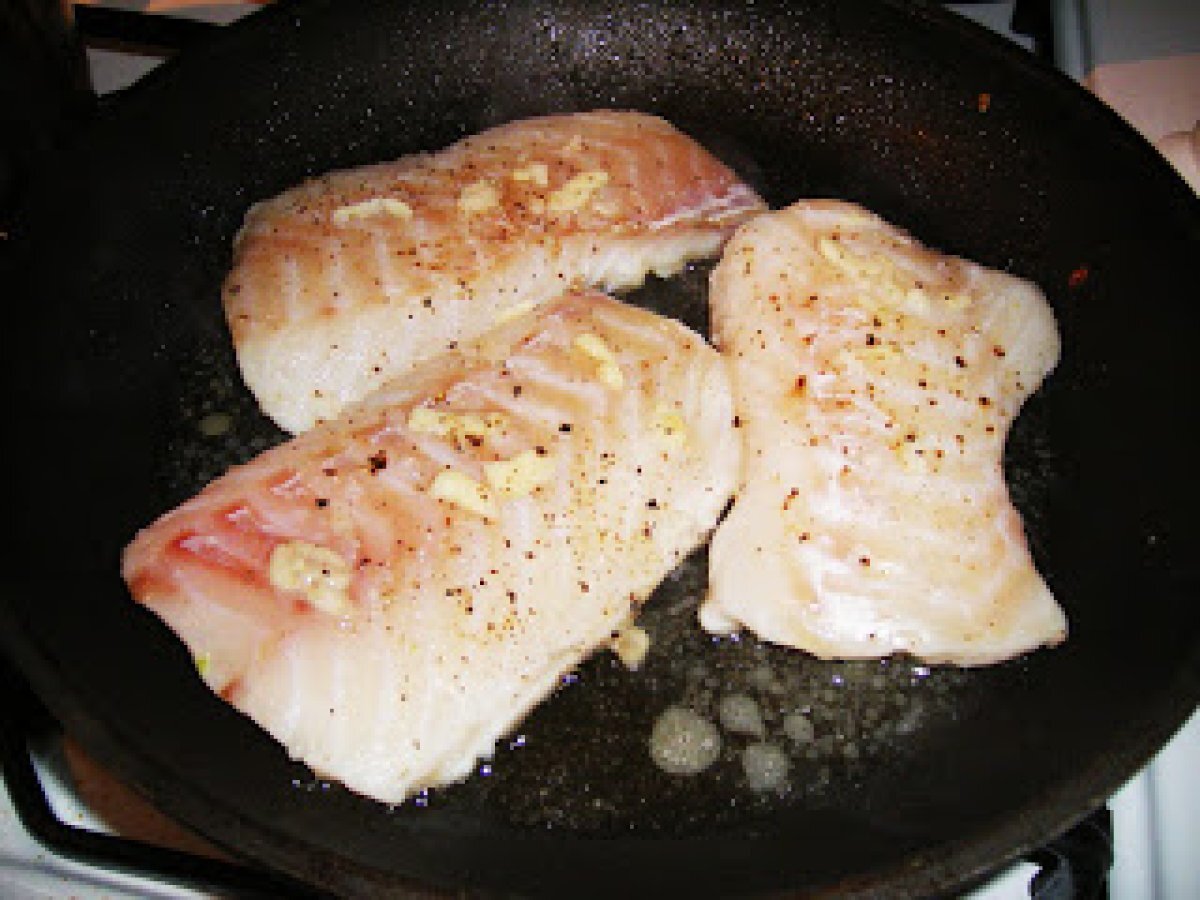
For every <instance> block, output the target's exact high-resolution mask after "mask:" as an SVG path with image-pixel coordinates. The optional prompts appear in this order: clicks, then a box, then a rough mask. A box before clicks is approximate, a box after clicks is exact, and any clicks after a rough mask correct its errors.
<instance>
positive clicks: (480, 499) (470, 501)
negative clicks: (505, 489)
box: [429, 469, 496, 516]
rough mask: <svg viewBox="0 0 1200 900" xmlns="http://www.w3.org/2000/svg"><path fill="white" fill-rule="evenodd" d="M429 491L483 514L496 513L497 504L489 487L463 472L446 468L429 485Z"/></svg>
mask: <svg viewBox="0 0 1200 900" xmlns="http://www.w3.org/2000/svg"><path fill="white" fill-rule="evenodd" d="M429 493H431V494H433V496H434V497H436V498H437V499H439V500H445V501H446V502H447V503H453V504H454V505H455V506H461V507H462V508H463V509H466V510H470V511H471V512H473V513H476V514H478V515H481V516H494V515H496V504H495V503H493V502H492V496H491V494H489V493H488V490H487V488H485V487H484V486H483V485H482V484H480V483H479V482H478V481H476V480H475V479H474V478H472V477H471V476H470V475H464V474H463V473H462V472H455V471H454V470H453V469H445V470H443V471H441V472H438V474H437V477H436V478H434V479H433V484H431V485H430V486H429Z"/></svg>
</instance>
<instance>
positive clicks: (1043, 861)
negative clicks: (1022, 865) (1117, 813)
mask: <svg viewBox="0 0 1200 900" xmlns="http://www.w3.org/2000/svg"><path fill="white" fill-rule="evenodd" d="M1026 858H1027V859H1028V860H1029V861H1030V862H1032V863H1033V864H1034V865H1036V866H1038V867H1039V871H1038V873H1037V874H1036V875H1034V876H1033V880H1032V881H1031V882H1030V883H1029V896H1030V897H1032V898H1033V900H1107V898H1108V875H1109V871H1110V870H1111V869H1112V864H1113V827H1112V814H1111V813H1110V812H1109V810H1108V807H1106V806H1102V807H1100V808H1099V809H1098V810H1096V811H1095V812H1093V813H1092V814H1091V815H1089V816H1088V817H1087V818H1085V819H1083V820H1082V821H1080V822H1079V823H1078V824H1077V825H1075V827H1073V828H1072V829H1070V830H1069V831H1067V832H1065V833H1063V834H1062V835H1060V836H1059V837H1057V838H1055V839H1054V840H1053V841H1051V842H1050V843H1049V844H1046V846H1044V847H1042V848H1040V849H1038V850H1035V851H1033V852H1032V853H1030V854H1028V855H1027V857H1026Z"/></svg>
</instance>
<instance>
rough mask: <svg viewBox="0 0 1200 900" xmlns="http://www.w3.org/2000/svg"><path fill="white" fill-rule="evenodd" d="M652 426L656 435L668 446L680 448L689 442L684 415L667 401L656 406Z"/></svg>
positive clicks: (651, 421)
mask: <svg viewBox="0 0 1200 900" xmlns="http://www.w3.org/2000/svg"><path fill="white" fill-rule="evenodd" d="M650 427H651V428H652V429H653V430H654V434H655V437H657V438H658V439H659V441H660V442H661V443H663V444H666V445H667V446H668V447H671V448H674V449H679V448H681V447H684V446H685V445H686V444H687V438H688V434H687V425H686V424H685V423H684V421H683V416H681V415H679V413H677V412H676V411H675V410H673V409H672V408H671V407H670V406H667V405H666V404H665V403H660V404H658V405H657V406H655V407H654V416H653V418H652V419H651V420H650Z"/></svg>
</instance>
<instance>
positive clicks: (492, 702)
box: [123, 294, 741, 802]
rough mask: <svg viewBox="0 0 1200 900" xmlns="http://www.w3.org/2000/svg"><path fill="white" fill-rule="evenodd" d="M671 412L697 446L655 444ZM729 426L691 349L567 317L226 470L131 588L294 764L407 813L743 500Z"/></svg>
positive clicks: (649, 323)
mask: <svg viewBox="0 0 1200 900" xmlns="http://www.w3.org/2000/svg"><path fill="white" fill-rule="evenodd" d="M581 336H589V337H588V338H587V339H586V340H585V341H584V343H585V344H589V345H592V346H601V345H602V346H603V347H604V348H605V352H606V355H605V362H604V365H611V366H613V367H615V368H616V369H617V370H619V371H620V372H621V379H622V380H621V383H620V385H615V384H613V383H612V379H605V378H604V377H603V375H602V374H601V369H602V366H599V365H598V364H597V360H596V359H595V358H593V357H592V356H590V355H588V354H587V353H585V352H581V351H580V350H579V348H578V346H577V341H578V339H579V338H580V337H581ZM597 342H598V343H597ZM518 388H519V390H518ZM664 416H669V417H671V419H672V424H673V427H675V428H678V429H680V430H683V429H686V430H687V432H688V433H690V434H696V435H704V439H703V440H692V441H687V442H664V441H663V439H662V437H661V428H660V427H659V426H658V424H657V423H658V422H659V421H660V420H661V419H662V418H663V417H664ZM731 418H732V397H731V392H730V387H729V382H728V377H727V373H726V365H725V361H724V360H723V359H722V358H721V357H720V356H719V355H718V354H717V352H716V351H715V350H713V349H712V348H711V347H710V346H709V345H708V344H707V343H706V342H705V341H704V339H703V338H702V337H700V336H699V335H697V334H696V333H694V332H692V331H690V330H689V329H687V328H686V327H684V326H683V325H681V324H679V323H678V322H675V321H673V320H670V319H666V318H663V317H660V316H657V315H655V314H654V313H651V312H648V311H645V310H642V309H638V308H635V307H632V306H628V305H625V304H623V303H620V302H619V301H616V300H613V299H610V298H606V297H604V296H602V295H597V294H578V295H570V296H566V297H563V298H560V299H557V300H554V301H552V302H550V303H548V304H546V305H544V306H543V307H542V308H541V309H539V310H538V311H536V312H535V313H533V314H531V315H529V316H526V317H522V318H520V319H516V320H513V321H511V322H508V323H505V324H503V325H502V326H500V327H499V328H497V329H495V330H493V331H491V332H489V333H488V334H486V335H485V336H483V337H482V338H481V339H479V340H478V341H476V342H471V343H468V344H465V345H464V346H463V347H461V348H460V349H459V350H457V351H454V352H448V353H446V354H443V355H442V356H440V357H438V358H437V359H435V360H432V361H429V362H426V363H424V364H421V365H419V366H417V367H416V368H415V369H413V370H412V371H411V372H410V373H408V374H406V375H405V376H404V377H403V378H401V379H397V380H395V381H393V382H390V383H389V384H387V385H385V386H384V387H383V388H381V389H380V390H378V391H376V392H374V393H373V394H372V395H371V397H370V398H368V399H367V400H365V401H362V402H361V403H357V404H352V405H351V406H349V407H348V408H347V409H346V410H345V411H344V413H343V415H342V416H341V417H339V418H338V419H336V420H334V421H332V422H329V423H325V424H323V425H320V426H318V427H316V428H313V429H311V430H309V431H308V432H306V433H305V434H303V435H300V436H298V437H296V438H294V439H292V440H291V441H290V442H288V443H285V444H282V445H279V446H278V447H275V448H273V449H271V450H268V451H266V452H265V453H263V454H262V455H261V456H259V457H257V458H256V459H254V460H252V461H251V462H249V463H247V464H246V465H243V466H240V467H238V468H235V469H233V470H231V471H230V472H228V473H227V474H226V475H224V476H223V477H221V478H219V479H218V480H216V481H215V482H213V483H212V484H210V485H209V486H208V487H207V488H205V489H204V490H203V491H202V492H201V493H200V494H199V495H197V496H196V497H194V498H193V499H192V500H190V501H188V502H186V503H184V504H183V505H182V506H180V507H179V508H177V509H175V510H174V511H172V512H168V513H167V514H165V515H164V516H163V517H162V518H160V519H159V520H158V521H157V522H155V523H153V524H152V525H150V526H149V527H148V528H146V529H144V530H143V531H142V532H140V533H139V534H138V535H137V537H136V538H135V539H134V540H133V541H132V543H131V544H130V545H129V547H128V548H127V549H126V552H125V554H124V559H123V574H124V577H125V579H126V581H127V583H128V585H129V587H130V590H131V592H132V593H133V596H134V597H135V599H136V600H138V601H139V602H141V603H143V604H145V605H146V606H147V607H148V608H150V609H151V610H153V611H154V612H155V613H156V614H157V615H158V616H159V617H160V618H161V619H162V620H163V621H164V622H165V623H166V624H167V625H168V626H169V627H170V628H172V629H173V630H174V631H175V632H176V634H178V636H179V637H180V638H181V639H182V640H183V642H184V643H185V644H186V645H187V646H188V648H189V649H190V651H191V653H192V655H193V657H194V658H195V659H197V660H202V661H203V665H202V666H198V670H199V672H200V675H201V676H202V677H203V678H204V680H205V681H206V682H207V683H208V685H209V686H210V687H211V688H212V689H213V690H214V691H215V692H217V693H218V694H220V695H221V696H222V697H224V698H225V699H226V700H228V701H229V702H230V703H232V704H233V705H234V706H235V707H237V708H238V709H239V710H241V711H242V712H244V713H245V714H246V715H248V716H250V717H251V718H252V719H253V720H254V721H255V722H257V723H258V724H259V725H260V726H262V727H263V728H264V729H266V730H267V731H268V732H269V733H270V734H272V735H273V736H274V737H275V738H276V739H277V740H278V741H279V742H280V743H282V744H283V745H284V746H285V747H286V748H287V750H288V752H289V753H291V755H292V756H293V757H295V758H297V759H300V760H302V761H304V762H305V763H307V764H308V765H309V766H311V767H312V768H313V769H314V770H315V771H316V772H317V773H319V774H320V775H322V776H325V777H330V778H334V779H337V780H339V781H341V782H343V783H344V784H345V785H347V786H348V787H349V788H351V789H353V790H355V791H358V792H360V793H362V794H365V795H368V796H370V797H374V798H377V799H379V800H382V801H386V802H397V801H400V800H402V799H404V798H405V797H407V796H410V795H412V794H413V793H414V792H416V791H419V790H421V789H423V788H426V787H430V786H434V785H440V784H445V783H447V782H453V781H456V780H459V779H462V778H464V777H466V776H467V775H468V774H470V772H471V771H472V770H473V769H474V766H475V764H476V762H477V760H478V759H480V758H483V757H487V756H489V755H490V754H491V752H492V750H493V747H494V745H495V742H496V741H497V740H498V739H499V738H501V737H502V736H503V735H505V734H506V733H508V732H509V731H510V730H511V729H512V728H513V727H514V726H515V724H516V723H517V722H519V721H520V720H521V718H522V717H523V716H524V715H525V714H526V713H527V712H528V711H529V710H530V708H531V707H532V706H533V705H534V704H536V703H537V702H538V701H539V700H541V699H542V698H543V697H545V696H546V695H547V694H549V693H550V692H551V691H552V690H553V689H554V687H555V686H556V685H557V684H559V683H560V682H561V680H562V678H563V676H564V675H565V674H566V673H567V672H569V671H570V670H571V669H573V668H574V667H575V666H577V665H578V663H579V662H580V661H581V660H582V659H583V658H584V657H585V656H586V655H587V654H589V653H591V652H592V651H594V650H596V649H599V648H603V647H607V646H609V645H610V644H611V643H612V640H613V635H614V634H618V633H623V632H625V631H627V630H628V626H630V624H631V622H632V620H633V617H634V615H635V613H636V612H637V610H638V608H639V605H640V603H641V602H642V600H644V599H645V598H646V596H647V595H648V594H649V593H650V592H651V591H652V590H653V588H654V587H655V586H656V585H657V584H658V582H659V581H660V580H661V579H662V578H663V577H664V576H666V575H667V574H668V573H669V572H670V571H671V570H672V569H673V568H674V567H675V566H676V564H677V563H679V562H680V561H681V559H682V558H683V557H684V555H685V554H687V553H688V552H689V551H690V550H691V549H693V548H694V547H695V546H696V545H697V544H699V543H700V542H701V541H703V540H704V539H705V538H706V537H707V535H708V533H709V531H710V530H711V529H712V528H713V527H714V525H715V524H716V521H717V518H718V516H719V514H720V512H721V510H722V509H723V507H724V506H725V504H726V503H727V502H728V499H729V497H730V495H731V494H732V490H733V486H734V482H735V480H736V477H737V471H738V467H739V463H740V450H741V444H740V441H739V440H738V439H737V436H736V433H735V432H734V430H733V428H732V426H731V425H730V420H731ZM566 423H569V424H570V426H571V427H570V428H566V429H564V428H563V427H562V426H563V425H564V424H566ZM651 501H653V502H651ZM633 664H636V662H635V663H633Z"/></svg>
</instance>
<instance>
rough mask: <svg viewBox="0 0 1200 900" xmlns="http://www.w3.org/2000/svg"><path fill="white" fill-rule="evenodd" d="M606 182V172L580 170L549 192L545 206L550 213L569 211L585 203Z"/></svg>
mask: <svg viewBox="0 0 1200 900" xmlns="http://www.w3.org/2000/svg"><path fill="white" fill-rule="evenodd" d="M606 184H608V173H607V172H602V171H600V170H598V169H597V170H593V171H590V172H580V173H579V174H578V175H576V176H575V177H574V178H572V179H570V180H569V181H568V182H567V183H566V184H564V185H563V186H562V187H560V188H559V189H558V190H557V191H554V192H553V193H551V194H550V197H549V198H548V200H547V202H546V208H547V209H549V210H550V212H552V213H564V212H571V211H573V210H576V209H580V208H582V207H584V206H586V205H587V203H588V201H590V200H591V199H592V197H593V196H594V195H595V193H596V192H597V191H598V190H600V188H602V187H604V186H605V185H606Z"/></svg>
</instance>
